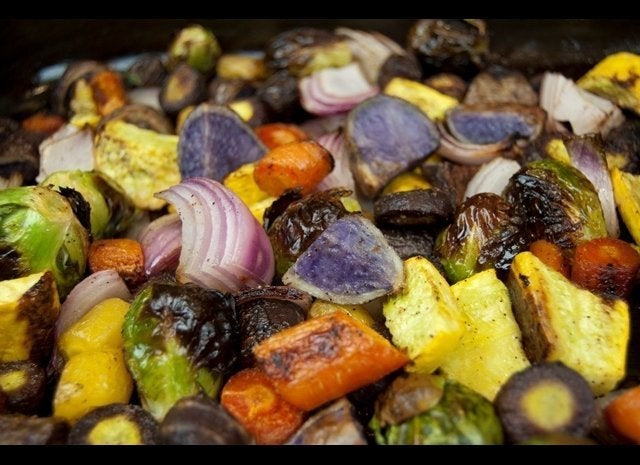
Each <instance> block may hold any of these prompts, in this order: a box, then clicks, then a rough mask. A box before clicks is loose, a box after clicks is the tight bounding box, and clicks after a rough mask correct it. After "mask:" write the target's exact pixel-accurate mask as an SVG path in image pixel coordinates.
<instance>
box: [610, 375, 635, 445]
mask: <svg viewBox="0 0 640 465" xmlns="http://www.w3.org/2000/svg"><path fill="white" fill-rule="evenodd" d="M604 414H605V418H606V419H607V421H608V422H609V425H610V426H611V427H612V428H613V429H614V430H615V431H616V432H617V433H619V434H621V435H622V436H624V437H626V438H628V439H631V440H632V441H634V442H636V443H639V444H640V386H636V387H634V388H631V389H629V390H628V391H627V392H625V393H623V394H620V395H619V396H618V397H616V398H615V399H613V400H612V401H611V402H610V403H609V405H607V407H606V408H605V410H604Z"/></svg>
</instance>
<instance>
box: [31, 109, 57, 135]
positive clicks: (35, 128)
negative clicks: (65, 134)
mask: <svg viewBox="0 0 640 465" xmlns="http://www.w3.org/2000/svg"><path fill="white" fill-rule="evenodd" d="M64 123H65V119H64V118H63V117H62V116H58V115H48V114H46V113H42V112H40V113H35V114H33V115H31V116H29V117H28V118H26V119H24V120H23V121H22V128H23V129H25V130H27V131H30V132H41V133H44V134H47V135H51V134H53V133H54V132H56V131H57V130H58V129H60V128H61V127H62V126H63V125H64Z"/></svg>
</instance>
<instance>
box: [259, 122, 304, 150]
mask: <svg viewBox="0 0 640 465" xmlns="http://www.w3.org/2000/svg"><path fill="white" fill-rule="evenodd" d="M255 131H256V135H257V136H258V137H259V138H260V140H261V141H262V142H263V143H264V145H266V146H267V148H268V149H275V148H276V147H278V146H280V145H284V144H288V143H289V142H300V141H303V140H307V139H309V136H307V134H306V133H305V132H304V131H303V130H302V129H300V128H299V127H298V126H296V125H295V124H284V123H270V124H263V125H262V126H258V127H257V128H256V129H255Z"/></svg>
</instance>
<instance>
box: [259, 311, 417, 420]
mask: <svg viewBox="0 0 640 465" xmlns="http://www.w3.org/2000/svg"><path fill="white" fill-rule="evenodd" d="M253 353H254V355H255V356H256V360H257V363H258V366H259V367H260V368H261V369H262V370H263V371H264V373H265V374H266V375H267V377H268V378H269V380H270V381H271V383H272V384H273V386H274V387H275V388H276V389H277V391H278V392H279V393H280V395H281V396H282V397H284V398H285V399H286V400H287V401H288V402H290V403H291V404H293V405H295V406H296V407H299V408H301V409H303V410H307V411H308V410H313V409H314V408H316V407H318V406H320V405H322V404H324V403H325V402H329V401H330V400H334V399H337V398H339V397H342V396H344V395H345V394H347V393H349V392H351V391H354V390H356V389H358V388H360V387H362V386H365V385H367V384H369V383H372V382H374V381H377V380H379V379H380V378H382V377H383V376H385V375H387V374H388V373H391V372H392V371H395V370H397V369H398V368H401V367H402V366H404V365H405V364H406V363H407V362H408V358H407V356H406V355H405V354H404V353H402V352H401V351H400V350H398V349H396V348H395V347H394V346H393V345H392V344H391V343H390V342H389V341H388V340H386V339H385V338H384V337H382V336H381V335H380V334H378V333H377V332H376V331H374V330H373V329H371V328H369V327H368V326H366V325H365V324H363V323H360V322H359V321H358V320H356V319H354V318H352V317H350V316H348V315H346V314H344V313H341V312H335V313H330V314H328V315H324V316H321V317H318V318H312V319H311V320H307V321H304V322H302V323H300V324H298V325H295V326H292V327H290V328H287V329H285V330H283V331H280V332H279V333H277V334H274V335H273V336H271V337H270V338H268V339H266V340H264V341H262V342H261V343H260V344H258V345H257V346H256V347H254V349H253Z"/></svg>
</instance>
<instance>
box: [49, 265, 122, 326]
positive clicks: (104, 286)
mask: <svg viewBox="0 0 640 465" xmlns="http://www.w3.org/2000/svg"><path fill="white" fill-rule="evenodd" d="M112 297H119V298H120V299H123V300H131V293H130V292H129V289H128V288H127V285H126V284H125V283H124V281H123V280H122V278H121V277H120V275H119V274H118V272H117V271H116V270H103V271H98V272H96V273H93V274H91V275H89V276H87V277H86V278H85V279H83V280H82V281H80V282H79V283H78V284H76V286H75V287H74V288H73V289H72V290H71V292H70V293H69V295H68V296H67V298H66V300H65V301H64V303H63V304H62V306H61V307H60V316H59V317H58V321H57V322H56V329H55V334H56V338H57V337H59V336H60V335H61V334H62V333H64V332H65V331H66V330H67V329H69V328H70V327H71V326H72V325H73V324H74V323H75V322H76V321H78V320H79V319H80V318H82V317H83V316H84V315H85V314H86V313H87V312H88V311H89V310H91V309H92V308H93V307H95V306H96V305H98V304H99V303H100V302H102V301H103V300H106V299H110V298H112Z"/></svg>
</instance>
